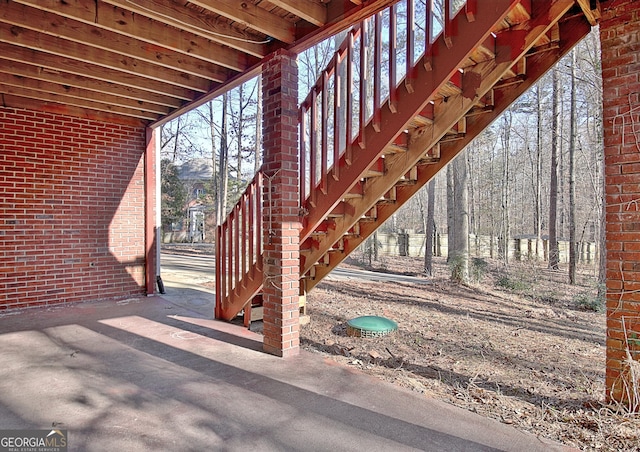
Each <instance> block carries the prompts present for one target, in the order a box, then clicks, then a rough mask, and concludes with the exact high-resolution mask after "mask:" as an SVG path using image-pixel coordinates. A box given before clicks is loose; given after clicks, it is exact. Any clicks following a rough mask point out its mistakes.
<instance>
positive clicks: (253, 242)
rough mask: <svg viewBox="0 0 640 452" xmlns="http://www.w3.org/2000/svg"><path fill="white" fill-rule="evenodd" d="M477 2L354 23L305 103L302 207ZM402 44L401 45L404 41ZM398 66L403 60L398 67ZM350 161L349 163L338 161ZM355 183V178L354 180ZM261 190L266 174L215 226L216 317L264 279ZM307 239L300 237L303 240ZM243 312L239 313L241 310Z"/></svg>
mask: <svg viewBox="0 0 640 452" xmlns="http://www.w3.org/2000/svg"><path fill="white" fill-rule="evenodd" d="M476 8H477V0H427V1H426V2H425V3H423V2H420V1H416V0H403V1H401V2H399V3H396V4H394V5H393V6H391V7H389V8H387V9H385V10H383V11H381V12H379V13H377V14H375V15H374V16H372V17H370V18H368V19H366V20H364V21H363V22H361V23H360V24H358V25H356V26H354V27H353V28H352V29H350V30H349V31H348V32H347V36H346V38H345V39H344V41H343V42H342V43H341V45H340V46H339V48H338V49H337V50H336V52H335V54H334V56H333V58H332V60H331V62H330V64H329V65H328V66H327V68H325V69H324V70H323V71H322V73H321V75H320V77H319V79H318V80H317V82H316V84H315V85H314V86H313V87H312V88H311V90H310V92H309V94H308V95H307V97H306V98H305V100H304V101H303V102H302V103H301V104H300V107H299V132H300V135H299V143H300V160H299V163H300V166H299V167H300V180H301V187H300V206H301V207H303V208H313V207H314V205H315V200H316V196H317V193H318V190H320V191H321V192H324V193H326V191H327V184H328V180H329V178H330V177H331V178H333V179H335V180H339V179H340V177H341V175H340V168H341V167H342V166H344V165H347V166H348V165H350V162H351V159H352V158H353V152H357V150H358V149H364V148H365V147H366V143H365V142H364V136H365V134H364V131H365V128H366V127H368V126H369V124H370V123H371V125H372V126H373V127H374V129H375V130H379V128H380V127H381V126H382V124H380V118H381V111H382V110H381V109H382V108H383V106H384V105H386V104H388V108H390V109H391V110H392V111H394V109H395V105H396V103H395V102H396V98H397V93H398V89H399V87H400V85H399V82H398V81H399V80H404V85H405V88H404V89H407V90H408V91H409V92H412V90H413V87H412V74H414V71H415V69H416V67H417V65H418V64H424V65H425V67H427V68H429V65H430V64H431V46H432V43H433V42H434V41H435V39H437V38H438V37H439V36H440V34H442V33H443V34H444V37H445V42H446V41H447V39H448V38H447V37H448V36H452V35H453V34H454V33H455V30H453V24H454V20H453V18H454V17H455V16H456V14H458V13H459V12H461V11H462V10H463V9H464V12H465V13H466V14H467V16H468V17H469V19H470V20H473V16H474V15H475V12H476ZM399 43H400V44H402V45H398V44H399ZM398 63H400V64H398ZM341 160H344V162H343V163H340V161H341ZM354 183H355V181H354ZM262 187H263V177H262V174H261V173H260V172H258V173H257V174H256V176H255V177H254V179H253V181H252V182H251V183H250V184H249V186H248V187H247V189H246V191H245V193H244V194H243V195H242V196H241V198H240V200H239V201H238V203H237V204H236V206H235V207H234V208H233V210H232V211H231V212H230V213H229V215H228V216H227V218H226V220H225V221H224V223H223V224H222V225H220V226H218V228H217V231H216V243H217V246H216V262H217V264H216V307H215V316H216V318H230V317H232V316H234V315H235V314H233V313H229V312H227V311H226V309H227V308H228V307H229V305H230V304H231V303H232V302H233V301H236V302H239V304H238V303H236V304H234V307H235V309H237V311H238V312H239V311H240V310H241V309H242V308H244V307H246V304H247V303H249V302H250V300H251V298H252V297H253V295H255V294H254V293H253V292H252V291H251V290H250V291H247V293H245V294H244V295H246V296H247V297H248V298H247V299H242V300H237V299H235V300H234V296H235V297H238V296H240V294H241V293H242V289H243V288H244V287H246V286H247V284H248V283H247V279H249V280H252V282H253V284H251V288H252V290H253V289H254V288H256V287H259V286H258V285H257V284H256V281H255V280H254V279H255V278H261V277H262V240H263V239H262V222H261V219H262ZM304 238H305V237H301V239H304ZM236 313H237V312H236Z"/></svg>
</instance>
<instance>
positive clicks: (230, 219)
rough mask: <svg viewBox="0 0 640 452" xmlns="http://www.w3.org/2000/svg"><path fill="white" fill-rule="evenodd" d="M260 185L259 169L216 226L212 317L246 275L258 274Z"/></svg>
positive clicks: (238, 288)
mask: <svg viewBox="0 0 640 452" xmlns="http://www.w3.org/2000/svg"><path fill="white" fill-rule="evenodd" d="M262 187H263V176H262V173H261V172H260V171H259V172H258V173H256V175H255V176H254V178H253V180H252V181H251V182H250V183H249V185H248V186H247V188H246V190H245V192H244V193H243V194H242V196H241V197H240V199H239V200H238V202H237V204H236V205H235V207H234V208H233V210H232V211H231V212H230V213H229V215H228V216H227V218H226V220H225V221H224V223H223V224H222V225H220V226H218V228H217V229H216V306H215V316H216V318H222V317H223V310H224V309H225V307H226V306H227V305H228V303H229V300H230V299H231V298H232V297H233V295H234V293H235V294H238V293H239V292H240V289H241V288H242V287H243V284H244V285H245V286H246V283H247V278H249V279H254V278H258V277H259V278H262V274H261V273H260V272H261V270H262V243H263V242H262V240H263V239H262ZM247 301H249V300H247Z"/></svg>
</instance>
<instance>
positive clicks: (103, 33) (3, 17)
mask: <svg viewBox="0 0 640 452" xmlns="http://www.w3.org/2000/svg"><path fill="white" fill-rule="evenodd" d="M0 22H3V23H6V24H9V25H15V26H19V27H21V28H26V29H30V30H32V31H36V32H41V33H44V34H47V35H49V36H54V37H59V38H64V39H67V40H70V41H74V42H77V43H80V44H87V45H89V46H92V47H95V48H96V49H101V50H105V51H108V52H113V53H116V54H118V55H124V56H127V57H131V58H137V59H139V60H141V61H146V62H147V63H151V64H157V65H160V66H163V67H165V68H169V69H174V70H180V71H181V72H185V73H187V74H191V75H194V76H196V77H203V78H210V77H212V76H214V75H216V74H217V81H219V82H221V81H223V80H226V78H227V70H226V69H224V68H222V67H220V66H218V65H215V64H213V63H210V62H207V61H202V60H198V59H196V58H194V57H192V56H187V55H181V54H176V53H175V52H171V51H169V50H167V49H163V48H161V47H157V48H155V49H154V50H153V51H151V52H150V51H149V46H148V45H147V44H146V43H145V42H143V41H138V40H136V39H125V38H124V37H123V36H122V35H119V34H117V33H115V32H112V31H109V30H103V29H100V28H97V27H94V26H92V25H87V24H85V23H82V22H78V21H75V20H72V19H68V18H66V17H60V16H56V15H55V14H51V13H49V12H46V11H42V10H38V9H35V8H31V7H29V6H25V5H20V4H17V3H13V2H12V3H10V4H9V5H8V6H7V7H6V8H3V9H1V10H0Z"/></svg>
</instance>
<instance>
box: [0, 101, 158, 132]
mask: <svg viewBox="0 0 640 452" xmlns="http://www.w3.org/2000/svg"><path fill="white" fill-rule="evenodd" d="M0 104H1V105H3V106H5V107H9V108H16V109H22V108H26V109H29V110H37V111H44V112H48V113H54V114H60V115H67V116H75V117H76V118H84V119H91V120H96V121H104V122H108V123H110V124H124V125H128V126H133V127H144V126H146V125H147V124H148V123H149V121H146V120H142V119H138V118H133V117H130V116H123V115H119V114H113V113H106V112H103V111H98V110H91V109H88V108H83V107H75V106H73V105H63V104H59V103H57V102H47V101H42V100H38V99H32V98H31V97H19V96H14V95H11V94H4V93H0Z"/></svg>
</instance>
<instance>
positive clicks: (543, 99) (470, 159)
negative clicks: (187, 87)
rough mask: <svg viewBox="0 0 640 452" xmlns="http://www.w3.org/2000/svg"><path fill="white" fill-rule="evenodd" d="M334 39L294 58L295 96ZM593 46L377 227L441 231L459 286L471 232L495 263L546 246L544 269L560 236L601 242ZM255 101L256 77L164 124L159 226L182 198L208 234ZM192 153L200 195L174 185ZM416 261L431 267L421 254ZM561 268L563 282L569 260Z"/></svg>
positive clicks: (229, 198) (250, 163)
mask: <svg viewBox="0 0 640 452" xmlns="http://www.w3.org/2000/svg"><path fill="white" fill-rule="evenodd" d="M340 40H341V36H337V37H335V38H333V39H330V40H327V41H325V42H323V43H321V44H319V45H317V46H315V47H314V48H312V49H310V50H308V51H306V52H304V53H302V54H300V55H299V58H298V66H299V75H300V77H299V78H300V87H299V93H300V98H303V97H304V96H305V95H306V93H307V92H308V91H309V87H310V86H312V85H313V84H314V83H315V81H316V79H317V76H318V74H319V73H320V72H321V70H322V68H324V67H325V66H326V64H327V63H328V62H329V60H330V58H331V55H332V53H333V51H334V49H335V48H336V46H337V45H338V44H339V42H340ZM599 48H600V45H599V41H598V32H597V30H596V31H594V32H592V33H591V34H590V35H589V36H588V37H587V38H586V39H585V40H583V41H582V42H581V43H580V44H579V45H578V46H577V47H576V48H575V49H574V50H573V51H572V52H571V53H570V54H569V55H567V57H565V58H564V59H563V60H561V61H560V62H559V63H558V64H557V65H556V66H555V68H554V69H553V70H552V71H550V72H549V73H548V74H546V75H545V77H543V78H542V79H541V80H540V81H539V82H538V83H537V84H536V85H535V86H534V87H533V88H532V89H531V90H529V91H528V92H527V93H526V94H525V95H524V96H522V97H521V98H520V99H519V100H518V101H517V102H516V103H514V104H513V105H512V106H511V107H510V108H509V109H508V110H507V111H506V112H505V113H504V114H503V115H501V116H500V117H499V118H498V119H497V120H496V121H495V122H494V123H493V124H492V126H490V127H489V128H487V129H486V130H485V131H484V132H483V133H482V134H481V135H480V136H479V137H478V138H476V139H475V140H474V141H473V142H472V143H471V144H470V145H469V146H468V147H467V148H466V149H465V151H464V152H463V153H461V154H460V155H459V156H458V157H457V158H456V159H455V160H454V161H453V162H452V163H451V164H450V165H448V167H447V169H446V170H444V171H441V172H440V173H439V174H438V175H437V176H436V177H435V178H434V179H433V180H432V182H430V183H429V184H428V185H427V186H426V187H425V188H424V189H423V190H421V191H420V192H419V193H418V195H417V196H415V197H414V198H413V199H412V200H411V201H410V202H409V203H407V204H406V205H405V206H403V207H402V208H401V209H400V210H399V211H398V212H397V213H396V214H394V215H393V217H392V218H391V219H390V220H389V221H387V223H385V224H384V225H383V226H382V228H381V229H382V230H383V231H384V232H391V233H393V232H399V231H404V230H414V231H416V232H423V233H427V235H428V236H429V235H430V236H433V235H434V231H437V233H439V234H448V236H449V240H448V241H449V247H450V248H449V255H450V256H451V255H453V256H454V259H458V261H459V263H460V268H459V269H458V270H459V271H458V277H459V278H461V279H465V277H466V274H467V273H468V261H469V252H468V250H469V244H468V237H469V235H470V234H472V235H475V236H489V237H490V238H491V239H490V240H492V241H495V249H496V253H495V256H493V257H495V258H498V259H502V260H503V261H505V263H506V262H508V258H509V257H508V253H507V252H506V247H505V246H504V244H505V243H508V241H509V239H510V238H512V237H516V236H518V237H530V238H531V237H533V238H536V239H537V240H535V243H536V246H538V245H539V246H542V243H543V242H542V239H545V240H547V241H548V243H549V244H550V249H549V250H547V252H546V254H545V255H546V256H547V257H548V259H549V261H550V262H549V266H550V267H552V268H556V267H557V262H554V259H556V258H557V252H556V253H555V254H554V248H553V244H554V243H557V241H558V240H561V239H562V240H567V241H570V242H572V243H574V244H575V246H574V247H573V248H574V249H575V247H576V246H577V244H578V243H579V242H582V241H590V242H595V243H596V244H600V243H601V242H602V234H603V226H602V218H603V215H602V205H603V204H602V193H603V144H602V114H601V108H602V107H601V106H602V100H601V98H602V89H601V79H600V54H599ZM400 66H402V65H400ZM261 103H262V99H261V88H260V79H259V78H256V79H253V80H251V81H249V82H247V83H245V84H243V85H241V86H239V87H238V88H236V89H234V90H231V91H229V92H228V93H226V94H224V95H222V96H220V97H219V98H216V99H214V100H212V101H210V102H208V103H207V104H205V105H203V106H201V107H200V108H198V109H196V110H193V111H191V112H189V113H187V114H185V115H183V116H181V117H179V118H177V119H175V120H174V121H172V122H170V123H168V124H166V125H165V126H164V127H163V129H162V146H161V148H162V151H161V152H162V156H161V158H162V162H163V164H162V186H163V194H162V222H163V227H164V228H165V230H167V229H170V228H171V225H172V224H175V223H176V222H178V221H187V220H188V218H187V216H186V215H187V207H188V205H189V203H190V202H191V203H192V204H193V203H194V202H198V203H201V204H202V205H204V206H206V210H205V218H206V220H205V224H204V225H203V226H204V228H205V229H206V230H207V231H208V233H207V234H205V237H207V239H208V240H211V239H212V238H213V237H214V234H213V233H212V231H213V229H214V228H215V226H216V225H218V224H220V223H221V221H223V219H224V216H225V215H226V213H227V212H228V211H229V210H230V209H231V208H232V207H233V205H234V204H235V201H236V200H237V199H238V198H239V196H240V194H241V193H242V192H243V190H244V187H245V186H246V185H247V183H248V182H249V181H250V180H251V179H252V177H253V175H254V174H255V172H256V171H257V170H258V169H259V167H260V164H261V154H262V143H261V127H260V124H261V122H260V117H261V111H260V107H261ZM331 129H332V128H330V129H329V130H330V133H332V132H331ZM196 158H199V159H206V160H207V161H209V162H210V167H211V174H212V175H211V178H210V180H207V181H205V186H206V189H205V190H200V191H198V193H197V194H196V193H194V191H193V190H192V187H190V186H189V184H188V183H187V182H186V181H184V180H180V177H179V174H178V171H177V168H178V167H179V165H180V164H182V163H185V162H188V161H190V160H192V159H196ZM456 225H462V227H458V228H456ZM465 238H466V239H465ZM370 240H371V239H370ZM373 240H375V237H374V238H373ZM465 242H466V243H465ZM426 247H427V249H433V243H431V244H430V243H429V240H427V243H426ZM493 248H494V247H493V246H492V249H493ZM429 254H430V253H426V255H425V258H427V257H428V255H429ZM536 254H539V253H536ZM456 256H458V257H457V258H456ZM573 265H574V266H575V259H574V261H573ZM425 266H426V267H428V266H429V263H428V261H427V259H425ZM427 270H428V268H427ZM573 271H574V272H575V270H573ZM569 273H570V277H571V265H570V269H569Z"/></svg>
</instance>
